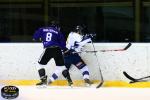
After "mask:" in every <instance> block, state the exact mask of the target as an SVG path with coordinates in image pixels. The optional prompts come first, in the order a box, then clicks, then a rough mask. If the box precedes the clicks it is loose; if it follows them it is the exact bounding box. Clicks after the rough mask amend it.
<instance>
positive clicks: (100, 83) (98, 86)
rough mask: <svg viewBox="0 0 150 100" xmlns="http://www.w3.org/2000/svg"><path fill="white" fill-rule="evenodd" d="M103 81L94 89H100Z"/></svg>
mask: <svg viewBox="0 0 150 100" xmlns="http://www.w3.org/2000/svg"><path fill="white" fill-rule="evenodd" d="M103 83H104V81H101V82H100V83H99V84H98V85H97V86H96V88H100V87H101V86H102V85H103Z"/></svg>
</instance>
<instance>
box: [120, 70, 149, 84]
mask: <svg viewBox="0 0 150 100" xmlns="http://www.w3.org/2000/svg"><path fill="white" fill-rule="evenodd" d="M123 74H124V75H125V76H126V77H127V78H128V79H129V80H131V81H130V83H136V82H145V81H148V80H143V79H146V78H150V76H146V77H142V78H138V79H136V78H133V77H131V76H130V75H129V74H128V73H127V72H125V71H124V72H123Z"/></svg>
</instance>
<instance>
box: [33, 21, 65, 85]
mask: <svg viewBox="0 0 150 100" xmlns="http://www.w3.org/2000/svg"><path fill="white" fill-rule="evenodd" d="M33 40H35V41H37V40H41V41H42V43H43V47H44V51H43V53H42V54H41V56H40V59H39V61H38V63H39V66H38V73H39V76H40V79H41V81H40V82H39V83H37V84H36V85H48V84H51V83H52V82H53V81H55V80H56V79H57V78H58V77H59V75H60V74H62V71H64V70H66V67H65V65H64V59H63V55H62V50H63V51H66V50H67V49H66V47H65V45H66V43H65V39H64V37H63V34H62V33H61V32H60V27H59V26H58V23H56V21H52V22H51V25H50V27H42V28H39V29H38V30H37V31H36V32H35V33H34V35H33ZM51 58H54V60H55V63H56V69H55V71H54V73H53V74H52V76H51V77H50V78H48V79H47V75H46V72H45V68H44V65H46V64H47V63H48V62H49V60H50V59H51ZM64 72H65V74H66V75H67V71H64Z"/></svg>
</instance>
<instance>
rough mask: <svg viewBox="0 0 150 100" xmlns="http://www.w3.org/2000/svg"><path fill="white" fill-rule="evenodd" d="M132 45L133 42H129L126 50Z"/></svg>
mask: <svg viewBox="0 0 150 100" xmlns="http://www.w3.org/2000/svg"><path fill="white" fill-rule="evenodd" d="M131 45H132V43H129V44H128V45H127V46H126V47H125V48H124V50H127V49H128V48H129V47H130V46H131Z"/></svg>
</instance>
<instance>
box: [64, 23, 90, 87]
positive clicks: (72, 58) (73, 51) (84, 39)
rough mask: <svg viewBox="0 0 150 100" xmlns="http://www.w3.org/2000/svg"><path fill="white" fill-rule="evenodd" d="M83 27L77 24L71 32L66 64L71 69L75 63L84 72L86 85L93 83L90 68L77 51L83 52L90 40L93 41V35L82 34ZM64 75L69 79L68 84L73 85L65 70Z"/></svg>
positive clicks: (65, 57) (65, 54)
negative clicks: (90, 77)
mask: <svg viewBox="0 0 150 100" xmlns="http://www.w3.org/2000/svg"><path fill="white" fill-rule="evenodd" d="M82 30H83V28H82V27H81V26H76V28H75V31H72V32H70V33H69V35H68V38H67V42H66V47H67V48H68V50H69V51H68V52H66V53H64V60H65V66H66V67H67V70H68V71H69V69H70V67H71V65H72V64H73V65H75V66H76V67H77V68H78V69H79V70H80V71H81V73H82V75H83V79H84V81H85V83H86V85H88V86H89V85H91V84H92V82H91V81H90V79H89V75H90V73H89V69H88V66H87V65H86V64H85V62H84V61H83V60H82V58H81V57H80V56H79V54H78V53H77V52H81V50H82V48H83V47H84V45H85V44H87V43H88V42H91V35H82ZM63 76H64V77H65V78H66V79H67V80H68V84H69V85H72V84H73V82H72V80H70V79H68V78H67V77H66V75H65V71H64V72H63Z"/></svg>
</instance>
